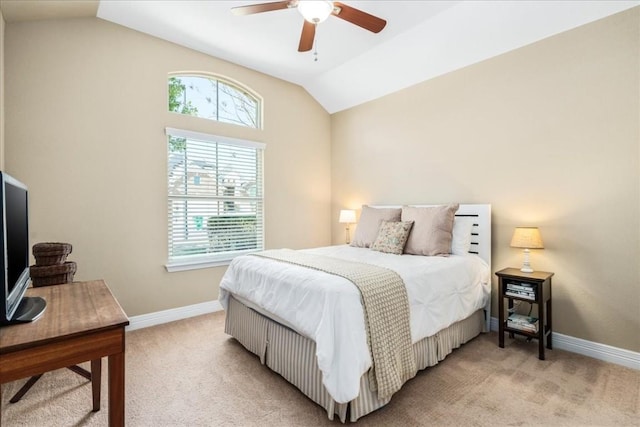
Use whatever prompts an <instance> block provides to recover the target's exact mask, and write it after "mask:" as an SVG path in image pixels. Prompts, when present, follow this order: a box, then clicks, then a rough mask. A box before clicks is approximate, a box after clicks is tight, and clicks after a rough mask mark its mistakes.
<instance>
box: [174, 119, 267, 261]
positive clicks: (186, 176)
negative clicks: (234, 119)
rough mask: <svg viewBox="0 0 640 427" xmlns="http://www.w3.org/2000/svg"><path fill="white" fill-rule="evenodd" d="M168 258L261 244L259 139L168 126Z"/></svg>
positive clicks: (213, 255)
mask: <svg viewBox="0 0 640 427" xmlns="http://www.w3.org/2000/svg"><path fill="white" fill-rule="evenodd" d="M166 133H167V156H168V162H167V164H168V170H167V177H168V180H167V183H168V188H167V190H168V232H169V263H171V264H176V263H180V261H184V262H190V261H192V260H194V259H208V260H212V261H223V260H229V259H231V258H233V257H234V256H236V255H239V254H242V253H247V252H254V251H259V250H262V249H263V247H264V200H263V151H264V144H262V143H259V142H254V141H245V140H239V139H234V138H228V137H223V136H216V135H210V134H203V133H199V132H192V131H186V130H181V129H173V128H167V129H166Z"/></svg>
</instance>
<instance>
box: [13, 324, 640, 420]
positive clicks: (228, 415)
mask: <svg viewBox="0 0 640 427" xmlns="http://www.w3.org/2000/svg"><path fill="white" fill-rule="evenodd" d="M223 323H224V314H223V313H215V314H211V315H205V316H199V317H195V318H191V319H187V320H181V321H178V322H173V323H170V324H165V325H160V326H155V327H152V328H147V329H142V330H137V331H133V332H130V333H128V334H127V353H126V357H127V359H126V398H127V400H126V422H127V425H128V426H149V427H151V426H154V427H155V426H289V425H290V426H316V425H331V424H333V425H339V424H340V423H339V421H337V420H336V421H333V422H331V421H329V420H328V419H327V415H326V412H325V411H324V410H323V409H321V408H320V407H319V406H317V405H316V404H315V403H313V402H311V401H310V400H308V399H307V398H306V397H305V396H304V395H302V393H300V392H299V391H298V390H297V389H296V388H294V387H293V386H291V385H290V384H289V383H287V382H286V381H285V380H283V379H282V378H281V377H280V376H279V375H277V374H275V373H273V372H271V371H270V370H269V369H267V368H266V367H264V366H263V365H261V364H260V362H259V360H258V359H257V358H256V357H255V356H253V355H251V354H250V353H249V352H247V351H246V350H245V349H244V348H243V347H242V346H241V345H240V344H238V343H237V342H236V341H235V340H233V339H231V338H229V337H228V336H226V335H225V334H224V332H223ZM505 339H506V347H505V348H504V349H500V348H498V345H497V341H498V338H497V335H496V334H495V333H491V334H484V335H481V336H480V337H478V338H476V339H474V340H473V341H471V342H470V343H468V344H466V345H464V346H463V347H461V348H460V349H458V350H456V351H454V352H453V353H452V354H451V355H449V356H448V357H447V359H445V360H444V361H443V362H442V363H440V364H439V365H437V366H435V367H433V368H428V369H427V370H425V371H422V372H420V373H419V374H418V376H417V377H416V378H414V379H412V380H411V381H409V382H408V383H407V384H406V385H405V386H404V387H403V388H402V390H400V392H398V393H397V394H396V395H395V396H394V397H393V399H392V400H391V403H390V404H389V405H387V406H386V407H384V408H382V409H380V410H378V411H376V412H374V413H372V414H370V415H368V416H366V417H364V418H362V419H360V420H359V421H358V423H357V424H356V425H359V426H374V425H375V426H390V425H402V426H420V425H425V426H426V425H430V426H442V425H460V426H507V425H511V426H521V425H540V426H585V425H592V426H640V372H639V371H635V370H632V369H628V368H623V367H620V366H617V365H613V364H608V363H605V362H601V361H598V360H594V359H591V358H588V357H583V356H580V355H576V354H572V353H568V352H564V351H560V350H552V351H547V360H546V361H540V360H538V359H537V357H536V356H537V344H536V343H535V342H525V341H514V340H510V339H507V338H505ZM106 370H107V367H106V361H103V391H102V410H101V411H99V412H97V413H92V412H91V387H90V385H89V384H88V383H87V382H86V381H85V380H84V379H83V378H82V377H80V376H78V375H76V374H74V373H73V372H71V371H69V370H66V369H62V370H58V371H54V372H50V373H47V374H45V375H44V376H43V377H42V378H41V379H40V381H39V382H38V383H37V384H36V385H35V386H34V387H33V388H32V389H31V391H29V393H28V394H27V395H26V396H25V397H24V398H23V400H22V401H20V402H19V403H16V404H10V403H9V399H10V397H11V396H12V395H13V394H14V393H15V392H16V391H17V390H18V389H19V388H20V386H21V385H22V384H23V382H24V380H21V381H16V382H13V383H8V384H5V385H3V386H2V426H3V427H10V426H33V427H37V426H47V427H49V426H56V427H57V426H106V425H107V421H106V420H107V409H108V408H107V389H106Z"/></svg>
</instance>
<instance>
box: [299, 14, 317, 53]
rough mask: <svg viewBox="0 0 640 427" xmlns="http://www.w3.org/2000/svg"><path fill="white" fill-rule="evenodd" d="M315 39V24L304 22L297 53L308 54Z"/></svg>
mask: <svg viewBox="0 0 640 427" xmlns="http://www.w3.org/2000/svg"><path fill="white" fill-rule="evenodd" d="M315 37H316V24H312V23H311V22H309V21H307V20H305V21H304V24H303V26H302V34H301V35H300V44H299V45H298V52H308V51H310V50H311V49H312V48H313V39H314V38H315Z"/></svg>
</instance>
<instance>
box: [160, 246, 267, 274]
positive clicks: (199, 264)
mask: <svg viewBox="0 0 640 427" xmlns="http://www.w3.org/2000/svg"><path fill="white" fill-rule="evenodd" d="M253 252H258V251H245V252H236V253H234V254H227V255H226V256H224V257H220V258H208V257H203V258H191V259H180V260H174V261H169V262H167V263H166V264H165V265H164V268H166V269H167V272H169V273H175V272H178V271H188V270H201V269H203V268H212V267H226V266H228V265H229V264H231V261H232V260H233V259H234V258H235V257H237V256H241V255H246V254H249V253H253Z"/></svg>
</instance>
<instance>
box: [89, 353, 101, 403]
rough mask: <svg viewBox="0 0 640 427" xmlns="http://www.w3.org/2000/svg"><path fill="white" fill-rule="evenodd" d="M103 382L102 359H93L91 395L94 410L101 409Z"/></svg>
mask: <svg viewBox="0 0 640 427" xmlns="http://www.w3.org/2000/svg"><path fill="white" fill-rule="evenodd" d="M101 382H102V359H95V360H92V361H91V396H92V397H93V412H97V411H99V410H100V383H101Z"/></svg>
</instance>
